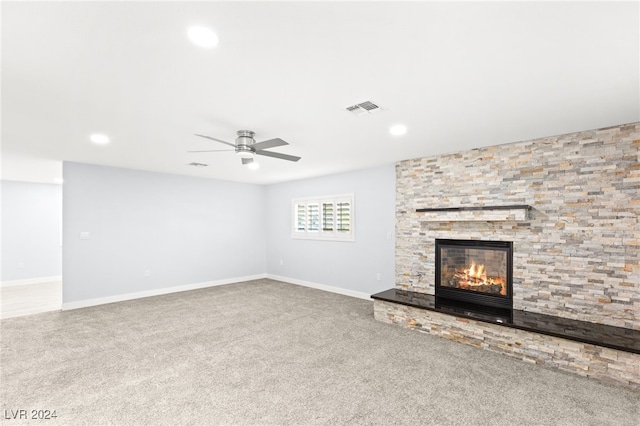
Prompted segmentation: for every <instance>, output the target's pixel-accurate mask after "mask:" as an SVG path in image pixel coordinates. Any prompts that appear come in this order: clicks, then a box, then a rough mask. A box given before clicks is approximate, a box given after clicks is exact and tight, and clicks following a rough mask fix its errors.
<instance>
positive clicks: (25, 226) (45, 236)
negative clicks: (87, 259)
mask: <svg viewBox="0 0 640 426" xmlns="http://www.w3.org/2000/svg"><path fill="white" fill-rule="evenodd" d="M1 190H2V256H1V257H2V275H1V279H2V281H12V280H22V279H29V278H41V277H53V276H59V275H61V274H62V247H60V237H61V235H60V231H61V221H62V188H61V186H60V185H53V184H43V183H27V182H13V181H2V186H1Z"/></svg>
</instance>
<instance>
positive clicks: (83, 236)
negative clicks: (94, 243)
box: [80, 232, 91, 240]
mask: <svg viewBox="0 0 640 426" xmlns="http://www.w3.org/2000/svg"><path fill="white" fill-rule="evenodd" d="M89 238H91V234H90V233H88V232H81V233H80V239H81V240H88V239H89Z"/></svg>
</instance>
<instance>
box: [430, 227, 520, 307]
mask: <svg viewBox="0 0 640 426" xmlns="http://www.w3.org/2000/svg"><path fill="white" fill-rule="evenodd" d="M435 255H436V256H435V257H436V286H435V287H436V298H438V299H443V300H452V301H458V302H464V303H468V304H471V305H476V306H486V307H494V308H503V309H512V308H513V277H512V274H513V243H512V242H507V241H481V240H444V239H436V253H435Z"/></svg>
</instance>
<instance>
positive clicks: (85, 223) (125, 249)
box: [63, 162, 266, 303]
mask: <svg viewBox="0 0 640 426" xmlns="http://www.w3.org/2000/svg"><path fill="white" fill-rule="evenodd" d="M63 175H64V182H65V183H64V192H63V205H64V212H63V220H64V247H63V259H64V260H63V276H64V285H63V303H70V302H75V301H82V300H86V299H95V298H103V297H109V296H117V295H123V294H127V293H136V292H144V291H152V290H157V289H163V288H169V287H175V286H180V285H188V284H197V283H203V282H208V281H215V280H224V279H228V278H234V277H243V276H250V275H255V274H263V273H264V271H265V251H266V246H265V242H266V231H265V225H266V221H265V216H264V206H265V204H266V200H265V194H266V190H265V188H264V187H262V186H259V185H249V184H241V183H232V182H225V181H219V180H211V179H200V178H193V177H185V176H176V175H168V174H159V173H149V172H143V171H137V170H127V169H117V168H111V167H102V166H93V165H87V164H78V163H70V162H65V163H64V164H63ZM81 232H89V233H90V234H89V239H88V240H86V239H85V240H81V239H80V238H79V237H80V233H81ZM146 270H149V271H150V272H151V275H150V276H149V277H145V276H144V273H145V271H146Z"/></svg>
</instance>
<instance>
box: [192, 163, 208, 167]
mask: <svg viewBox="0 0 640 426" xmlns="http://www.w3.org/2000/svg"><path fill="white" fill-rule="evenodd" d="M189 165H190V166H193V167H207V166H208V164H204V163H195V162H193V163H189Z"/></svg>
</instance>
